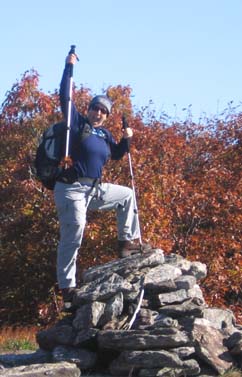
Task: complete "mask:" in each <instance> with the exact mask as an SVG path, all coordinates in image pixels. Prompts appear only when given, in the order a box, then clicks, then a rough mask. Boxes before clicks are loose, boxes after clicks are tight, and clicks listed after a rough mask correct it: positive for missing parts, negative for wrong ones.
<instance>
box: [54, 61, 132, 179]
mask: <svg viewBox="0 0 242 377" xmlns="http://www.w3.org/2000/svg"><path fill="white" fill-rule="evenodd" d="M70 72H71V71H70V65H69V64H67V65H66V66H65V69H64V72H63V76H62V80H61V84H60V103H61V110H62V112H63V114H64V117H65V119H66V120H67V116H68V103H69V94H70V87H69V85H70V80H69V77H70ZM70 116H71V117H70V120H71V121H70V144H69V154H70V156H71V158H72V161H73V168H74V170H75V172H76V174H77V176H78V177H89V178H101V176H102V169H103V166H104V165H105V163H106V162H107V160H108V159H109V158H111V159H113V160H119V159H121V158H122V157H123V156H124V154H125V153H126V152H127V151H128V141H127V139H124V138H122V139H121V140H120V142H119V143H117V142H116V141H115V140H114V138H113V136H112V134H111V132H110V131H109V130H107V129H106V128H104V127H102V126H101V127H92V125H90V126H89V127H90V128H91V133H90V135H89V136H88V137H86V138H81V132H82V130H83V128H84V127H85V124H86V123H88V119H87V118H85V117H84V116H83V115H81V114H80V113H79V112H78V111H77V109H76V106H75V104H74V103H73V102H72V103H71V114H70Z"/></svg>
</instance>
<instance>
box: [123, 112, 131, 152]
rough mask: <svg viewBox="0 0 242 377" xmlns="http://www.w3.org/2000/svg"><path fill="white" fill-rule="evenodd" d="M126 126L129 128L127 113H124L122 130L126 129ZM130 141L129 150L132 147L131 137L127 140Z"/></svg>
mask: <svg viewBox="0 0 242 377" xmlns="http://www.w3.org/2000/svg"><path fill="white" fill-rule="evenodd" d="M126 128H129V124H128V120H127V117H126V115H125V114H123V115H122V130H126ZM127 143H128V150H129V148H130V138H128V140H127Z"/></svg>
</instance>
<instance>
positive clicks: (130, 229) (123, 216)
mask: <svg viewBox="0 0 242 377" xmlns="http://www.w3.org/2000/svg"><path fill="white" fill-rule="evenodd" d="M54 199H55V204H56V209H57V214H58V219H59V224H60V241H59V245H58V249H57V280H58V285H59V288H60V289H63V288H68V287H75V286H76V258H77V253H78V250H79V248H80V246H81V243H82V237H83V232H84V228H85V225H86V213H87V210H88V209H90V210H115V211H116V216H117V232H118V240H120V241H123V240H133V239H137V238H139V237H140V233H139V226H138V221H137V220H138V219H137V214H136V213H135V211H134V201H133V191H132V189H130V188H129V187H125V186H119V185H114V184H111V183H101V184H99V185H98V187H97V188H92V187H89V186H86V185H82V184H81V183H79V182H75V183H73V184H64V183H61V182H57V183H56V185H55V189H54Z"/></svg>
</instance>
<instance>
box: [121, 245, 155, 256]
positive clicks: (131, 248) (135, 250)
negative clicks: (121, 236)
mask: <svg viewBox="0 0 242 377" xmlns="http://www.w3.org/2000/svg"><path fill="white" fill-rule="evenodd" d="M151 249H152V247H151V245H149V244H142V245H140V244H137V243H135V242H134V241H118V252H119V257H120V258H126V257H130V256H131V255H134V254H139V253H140V254H141V253H146V252H147V251H150V250H151Z"/></svg>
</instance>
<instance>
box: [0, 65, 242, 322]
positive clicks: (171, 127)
mask: <svg viewBox="0 0 242 377" xmlns="http://www.w3.org/2000/svg"><path fill="white" fill-rule="evenodd" d="M38 80H39V76H38V73H37V72H35V71H29V72H26V73H25V74H24V75H23V76H22V78H21V80H20V81H19V82H17V83H16V84H14V85H13V87H12V89H11V91H9V92H8V93H7V96H6V99H5V101H4V103H3V105H2V109H1V114H0V156H1V165H0V177H1V181H0V182H1V183H0V190H1V197H0V201H1V225H0V231H1V244H0V261H1V263H0V276H1V278H0V279H1V285H0V287H1V288H0V295H1V301H2V307H1V309H0V317H1V320H2V321H4V322H5V323H7V322H8V323H17V322H18V321H21V322H24V321H26V322H32V323H37V322H39V321H41V320H45V322H46V321H48V320H50V319H54V318H55V316H56V315H57V306H58V290H57V287H56V271H55V260H56V248H57V242H58V237H59V234H58V223H57V216H56V212H55V207H54V203H53V193H52V192H51V191H44V192H43V191H42V188H41V184H40V183H39V182H38V181H37V180H36V179H35V177H34V170H33V160H34V155H35V152H36V147H37V144H38V140H39V137H40V135H41V134H42V132H43V130H44V129H45V128H46V127H47V126H48V125H50V124H51V123H53V122H57V121H59V120H60V119H62V115H61V112H60V108H59V99H58V93H57V91H54V92H53V93H51V94H48V95H47V94H45V93H43V92H42V91H41V90H39V89H38V83H39V82H38ZM107 91H108V94H109V96H110V97H111V99H112V100H113V101H114V107H113V111H112V114H111V115H110V117H109V118H108V122H107V127H108V128H109V129H110V130H111V131H112V133H113V135H114V136H115V138H116V139H119V138H120V137H121V134H122V130H121V117H122V114H123V113H125V114H126V116H127V117H128V121H129V123H130V126H131V127H132V128H133V129H134V137H133V140H132V143H131V158H132V164H133V170H134V177H135V190H136V196H137V200H138V210H139V217H140V223H141V229H142V238H143V240H144V241H150V242H151V243H152V244H153V245H154V246H156V247H160V248H162V249H163V250H164V252H165V253H166V254H169V253H177V254H180V255H182V256H184V257H185V258H188V259H189V260H198V261H201V262H203V263H206V265H207V267H208V276H207V278H206V279H205V280H204V281H203V282H202V288H203V290H204V293H205V297H206V300H207V302H208V303H209V304H211V305H213V306H219V307H229V308H231V309H232V310H233V311H234V312H235V314H236V316H237V319H238V320H239V321H241V320H242V318H241V305H242V304H241V301H242V297H241V278H242V257H241V231H242V229H241V220H242V206H241V204H242V203H241V200H242V199H241V197H242V195H241V194H242V184H241V182H242V181H241V152H242V116H241V115H240V114H239V115H236V116H235V115H233V114H231V116H230V118H229V119H228V120H226V121H222V120H216V121H215V120H211V121H208V122H207V123H206V124H194V123H193V122H192V121H191V120H189V121H187V122H172V123H171V124H165V123H164V122H162V121H161V119H159V117H158V116H157V115H156V114H155V112H150V111H148V110H149V109H148V110H147V109H141V110H139V111H136V112H134V110H133V107H132V103H131V93H132V90H131V88H130V87H122V86H117V87H109V88H107ZM91 94H92V93H91V91H90V90H89V89H86V88H84V87H82V86H81V87H80V88H77V87H75V88H74V93H73V98H74V101H75V103H76V105H77V107H78V109H79V110H80V111H81V112H83V113H86V111H87V106H88V103H89V100H90V98H91ZM103 180H104V181H105V180H107V181H112V182H115V183H118V184H124V185H127V184H128V185H130V183H131V180H130V172H129V165H128V160H127V157H124V158H123V159H122V160H121V161H120V162H119V163H117V162H113V161H110V162H109V163H108V165H107V168H106V169H105V171H104V177H103ZM117 256H118V254H117V250H116V222H115V216H114V213H112V212H107V213H105V214H103V213H102V215H101V216H100V214H99V213H98V212H95V213H90V214H89V215H88V222H87V226H86V230H85V237H84V241H83V245H82V247H81V250H80V253H79V261H78V262H79V263H78V264H79V266H80V272H81V271H82V270H83V269H85V268H87V267H89V266H91V265H94V264H102V263H105V262H107V261H109V260H112V259H115V258H117Z"/></svg>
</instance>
